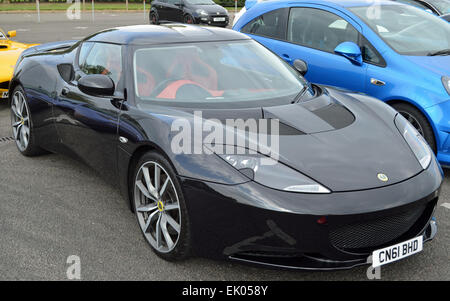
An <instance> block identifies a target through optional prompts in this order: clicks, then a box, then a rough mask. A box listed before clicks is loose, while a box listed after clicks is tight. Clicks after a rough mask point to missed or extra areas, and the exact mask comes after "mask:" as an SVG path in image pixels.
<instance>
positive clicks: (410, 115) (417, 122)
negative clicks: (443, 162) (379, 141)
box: [392, 103, 436, 153]
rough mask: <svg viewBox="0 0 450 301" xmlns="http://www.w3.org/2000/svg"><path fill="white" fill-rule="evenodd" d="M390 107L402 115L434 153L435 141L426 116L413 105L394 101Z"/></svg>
mask: <svg viewBox="0 0 450 301" xmlns="http://www.w3.org/2000/svg"><path fill="white" fill-rule="evenodd" d="M392 107H393V108H394V109H396V110H397V111H398V112H399V113H400V114H402V115H403V117H405V118H406V119H407V120H408V121H409V122H410V123H411V124H412V125H413V126H414V128H415V129H416V130H417V131H418V132H419V133H420V134H421V135H422V137H424V138H425V140H426V141H427V143H428V145H429V146H430V147H431V149H432V150H433V151H434V152H435V153H436V141H435V139H434V133H433V129H432V128H431V125H430V123H429V122H428V120H427V119H426V117H425V116H424V115H423V114H422V113H421V112H420V111H419V110H418V109H417V108H415V107H413V106H412V105H409V104H406V103H396V104H393V105H392Z"/></svg>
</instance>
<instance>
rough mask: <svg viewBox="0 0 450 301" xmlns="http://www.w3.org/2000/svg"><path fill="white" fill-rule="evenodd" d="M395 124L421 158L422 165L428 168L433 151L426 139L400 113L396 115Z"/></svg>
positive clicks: (416, 154)
mask: <svg viewBox="0 0 450 301" xmlns="http://www.w3.org/2000/svg"><path fill="white" fill-rule="evenodd" d="M395 125H396V126H397V129H398V130H399V131H400V133H401V134H402V136H403V138H405V140H406V142H407V143H408V145H409V147H410V148H411V150H412V151H413V153H414V155H415V156H416V158H417V160H419V163H420V165H422V167H423V169H426V168H427V167H428V166H429V165H430V162H431V158H432V152H431V149H430V147H429V146H428V144H427V142H426V141H425V139H424V138H423V137H422V135H420V134H419V132H418V131H417V130H416V129H415V128H414V127H413V126H412V125H411V123H409V122H408V120H406V118H405V117H403V116H402V114H400V113H398V114H397V115H396V116H395Z"/></svg>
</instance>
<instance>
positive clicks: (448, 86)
mask: <svg viewBox="0 0 450 301" xmlns="http://www.w3.org/2000/svg"><path fill="white" fill-rule="evenodd" d="M442 83H443V84H444V88H445V90H447V93H448V94H449V95H450V77H448V76H443V77H442Z"/></svg>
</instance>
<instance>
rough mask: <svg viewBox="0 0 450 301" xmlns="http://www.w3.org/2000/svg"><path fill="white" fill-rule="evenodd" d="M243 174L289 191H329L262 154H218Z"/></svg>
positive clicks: (271, 186) (256, 180) (258, 181)
mask: <svg viewBox="0 0 450 301" xmlns="http://www.w3.org/2000/svg"><path fill="white" fill-rule="evenodd" d="M219 156H220V157H221V158H222V159H224V160H225V161H226V162H227V163H228V164H230V165H231V166H233V167H234V168H236V169H237V170H238V171H240V172H241V173H243V174H244V175H245V176H247V177H249V178H250V179H252V180H254V181H255V182H257V183H259V184H262V185H264V186H267V187H270V188H274V189H279V190H284V191H291V192H303V193H330V192H331V191H330V190H329V189H327V188H325V187H324V186H322V185H320V184H319V183H317V182H315V181H314V180H312V179H310V178H308V177H307V176H305V175H303V174H301V173H299V172H297V171H295V170H294V169H292V168H290V167H288V166H286V165H284V164H282V163H280V162H278V161H276V160H274V159H272V158H269V157H266V156H263V155H259V154H255V155H247V154H246V155H227V154H223V155H219Z"/></svg>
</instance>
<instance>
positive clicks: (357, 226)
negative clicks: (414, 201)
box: [330, 206, 426, 251]
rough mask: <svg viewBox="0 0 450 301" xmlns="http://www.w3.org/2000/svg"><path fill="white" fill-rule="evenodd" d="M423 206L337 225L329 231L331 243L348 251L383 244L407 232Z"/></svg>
mask: <svg viewBox="0 0 450 301" xmlns="http://www.w3.org/2000/svg"><path fill="white" fill-rule="evenodd" d="M425 208H426V206H420V207H416V208H411V209H410V210H408V211H404V212H401V213H397V214H394V215H389V216H383V217H379V218H376V219H373V220H369V221H364V222H357V223H352V224H347V225H344V226H341V227H338V228H336V229H333V230H331V231H330V239H331V243H332V244H333V245H334V246H335V247H337V248H339V249H342V250H348V251H353V250H358V249H367V248H374V247H379V246H382V245H385V244H387V243H389V242H392V241H394V240H396V239H397V238H399V237H400V236H402V235H403V234H405V233H406V232H408V230H409V229H411V228H412V227H413V226H414V224H415V223H416V222H417V221H418V220H419V218H420V217H421V215H422V214H423V212H424V211H425Z"/></svg>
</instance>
